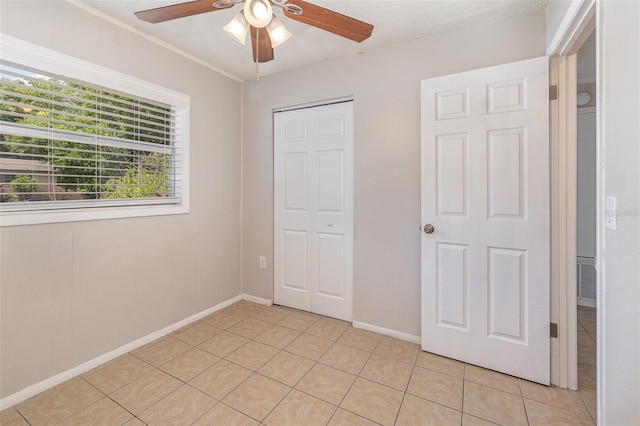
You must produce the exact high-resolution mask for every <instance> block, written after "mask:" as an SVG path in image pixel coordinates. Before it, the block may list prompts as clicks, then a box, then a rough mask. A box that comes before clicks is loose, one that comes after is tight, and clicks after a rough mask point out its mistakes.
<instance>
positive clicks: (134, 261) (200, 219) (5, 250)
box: [0, 1, 241, 398]
mask: <svg viewBox="0 0 640 426" xmlns="http://www.w3.org/2000/svg"><path fill="white" fill-rule="evenodd" d="M0 16H1V18H0V19H1V20H0V27H1V28H2V32H3V33H6V34H9V35H11V36H14V37H18V38H21V39H24V40H27V41H30V42H32V43H36V44H40V45H42V46H45V47H48V48H52V49H55V50H59V51H61V52H63V53H66V54H70V55H73V56H76V57H78V58H81V59H84V60H88V61H92V62H94V63H96V64H99V65H102V66H106V67H109V68H112V69H114V70H117V71H120V72H124V73H127V74H130V75H132V76H135V77H138V78H142V79H146V80H148V81H151V82H153V83H157V84H160V85H163V86H165V87H168V88H171V89H174V90H178V91H181V92H183V93H186V94H189V95H191V111H192V114H191V213H190V214H188V215H179V216H163V217H153V218H138V219H121V220H104V221H91V222H76V223H64V224H51V225H37V226H19V227H10V228H7V227H5V228H1V229H0V239H1V243H0V250H1V260H0V268H1V272H0V281H1V285H0V293H1V294H0V298H1V300H2V301H1V304H2V305H1V309H2V316H1V329H0V332H1V342H2V348H1V351H0V356H1V359H0V361H1V367H0V368H1V370H0V375H1V377H2V378H1V381H0V398H3V397H6V396H7V395H11V394H13V393H15V392H17V391H19V390H21V389H24V388H25V387H27V386H29V385H32V384H34V383H37V382H39V381H42V380H44V379H46V378H49V377H51V376H53V375H55V374H57V373H60V372H62V371H65V370H67V369H70V368H72V367H74V366H77V365H79V364H82V363H83V362H86V361H88V360H91V359H93V358H95V357H97V356H99V355H102V354H104V353H106V352H108V351H110V350H113V349H115V348H117V347H119V346H121V345H124V344H126V343H129V342H131V341H133V340H135V339H137V338H140V337H143V336H145V335H147V334H149V333H151V332H154V331H157V330H160V329H162V328H164V327H165V326H167V325H170V324H173V323H175V322H177V321H179V320H182V319H184V318H187V317H189V316H191V315H193V314H195V313H198V312H201V311H202V310H204V309H206V308H209V307H212V306H215V305H216V304H218V303H220V302H222V301H225V300H228V299H230V298H232V297H234V296H237V295H238V294H240V219H239V218H240V196H239V193H240V116H241V112H240V84H239V83H238V82H235V81H232V80H229V79H228V78H226V77H223V76H221V75H220V74H218V73H216V72H213V71H211V70H210V69H207V68H205V67H202V66H200V65H197V64H195V63H193V62H191V61H188V60H186V59H185V58H184V57H182V56H179V55H176V54H175V53H172V52H170V51H168V50H166V49H163V48H161V47H159V46H157V45H155V44H153V43H151V42H149V41H147V40H145V39H143V38H141V37H139V36H136V35H135V34H133V33H131V32H128V31H126V30H124V29H122V28H120V27H117V26H115V25H113V24H111V23H108V22H105V21H103V20H101V19H99V18H97V17H95V16H93V15H90V14H88V13H86V12H84V11H82V10H80V9H77V8H75V7H74V6H71V5H70V4H69V3H67V2H62V1H44V2H36V1H2V2H0Z"/></svg>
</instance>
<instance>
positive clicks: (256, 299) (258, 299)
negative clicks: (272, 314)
mask: <svg viewBox="0 0 640 426" xmlns="http://www.w3.org/2000/svg"><path fill="white" fill-rule="evenodd" d="M242 300H246V301H247V302H253V303H259V304H261V305H267V306H271V305H273V301H272V300H271V299H263V298H262V297H256V296H252V295H250V294H244V293H243V294H242Z"/></svg>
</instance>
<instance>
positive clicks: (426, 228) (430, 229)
mask: <svg viewBox="0 0 640 426" xmlns="http://www.w3.org/2000/svg"><path fill="white" fill-rule="evenodd" d="M435 230H436V228H434V227H433V225H432V224H430V223H427V224H426V225H425V226H424V232H426V233H427V234H433V231H435Z"/></svg>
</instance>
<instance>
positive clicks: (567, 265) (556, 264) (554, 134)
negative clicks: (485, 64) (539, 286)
mask: <svg viewBox="0 0 640 426" xmlns="http://www.w3.org/2000/svg"><path fill="white" fill-rule="evenodd" d="M596 27H597V25H596V0H577V1H573V2H572V3H571V5H570V6H569V9H568V10H567V12H566V14H565V17H564V19H563V21H562V22H561V24H560V26H559V28H558V30H557V31H556V33H555V35H554V37H553V39H552V40H551V42H550V43H549V46H548V48H547V55H549V56H552V58H551V67H550V68H551V69H550V73H551V75H550V82H551V83H550V84H551V85H557V86H558V92H557V93H558V96H557V100H554V101H551V104H550V107H551V125H550V128H551V319H552V322H555V323H557V324H558V330H559V332H558V338H557V339H552V341H551V383H552V384H554V385H557V386H559V387H563V388H569V389H572V390H576V389H577V388H578V358H577V352H578V347H577V345H578V330H577V319H578V311H577V298H578V297H577V271H576V262H577V235H576V229H577V196H576V194H577V113H578V108H577V104H576V101H575V99H576V96H577V93H576V92H577V83H578V81H577V64H576V54H577V52H578V49H579V48H580V47H581V46H582V44H583V43H584V41H585V40H586V39H587V37H588V36H589V35H590V34H591V32H592V31H593V30H596V31H597V32H599V29H598V28H596ZM596 50H597V52H596V61H597V62H598V66H597V67H596V68H597V70H598V71H597V73H598V77H597V81H598V82H597V87H598V88H597V91H598V93H597V96H596V111H597V113H596V114H597V117H598V118H597V119H596V121H597V123H598V126H599V127H600V118H599V113H598V112H599V111H600V108H601V99H602V96H601V90H600V89H601V88H600V78H601V77H600V74H599V62H600V52H599V48H597V49H596ZM600 152H601V138H600V129H598V130H597V135H596V161H597V164H600V158H601V156H600ZM601 189H602V174H601V171H600V167H599V166H598V167H597V171H596V193H597V195H596V200H597V210H598V213H597V218H598V219H597V238H596V246H597V247H596V253H597V255H598V257H601V241H602V239H601V235H602V226H601V213H600V212H601V210H602V209H601V206H602V202H601V198H602V195H601V194H602V191H601ZM599 269H600V268H599ZM601 278H602V275H601V271H598V272H597V278H596V279H597V284H596V285H597V294H598V296H597V298H598V301H597V306H598V312H600V309H601V299H602V298H601V297H600V295H601ZM601 341H602V336H600V338H599V339H598V342H601ZM598 348H600V343H598ZM598 352H599V349H598ZM601 382H602V381H601V380H598V393H600V385H601Z"/></svg>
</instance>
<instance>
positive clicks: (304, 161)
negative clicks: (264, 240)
mask: <svg viewBox="0 0 640 426" xmlns="http://www.w3.org/2000/svg"><path fill="white" fill-rule="evenodd" d="M352 299H353V102H351V101H348V102H340V103H335V104H330V105H323V106H317V107H312V108H303V109H296V110H290V111H283V112H276V113H274V302H275V303H277V304H280V305H285V306H290V307H293V308H298V309H303V310H306V311H310V312H315V313H319V314H322V315H327V316H331V317H334V318H340V319H343V320H346V321H351V319H352V309H353V306H352V304H353V302H352Z"/></svg>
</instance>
